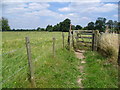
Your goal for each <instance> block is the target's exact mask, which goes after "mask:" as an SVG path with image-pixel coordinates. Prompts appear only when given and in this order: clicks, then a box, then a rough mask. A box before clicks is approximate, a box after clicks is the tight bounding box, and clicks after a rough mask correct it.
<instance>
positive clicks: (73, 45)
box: [72, 31, 74, 49]
mask: <svg viewBox="0 0 120 90" xmlns="http://www.w3.org/2000/svg"><path fill="white" fill-rule="evenodd" d="M72 47H73V49H74V36H73V31H72Z"/></svg>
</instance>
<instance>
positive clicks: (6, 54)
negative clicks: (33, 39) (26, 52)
mask: <svg viewBox="0 0 120 90" xmlns="http://www.w3.org/2000/svg"><path fill="white" fill-rule="evenodd" d="M23 48H25V47H24V46H23V47H21V48H18V49H16V50H12V51H9V52H7V53H3V54H1V55H0V56H3V55H7V54H11V53H14V52H16V51H19V50H22V49H23Z"/></svg>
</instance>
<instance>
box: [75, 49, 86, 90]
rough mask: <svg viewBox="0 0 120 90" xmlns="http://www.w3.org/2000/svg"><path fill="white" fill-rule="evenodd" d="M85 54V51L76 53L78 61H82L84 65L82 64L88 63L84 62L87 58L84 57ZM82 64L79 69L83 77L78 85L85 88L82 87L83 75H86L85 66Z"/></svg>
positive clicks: (80, 77) (79, 79)
mask: <svg viewBox="0 0 120 90" xmlns="http://www.w3.org/2000/svg"><path fill="white" fill-rule="evenodd" d="M84 52H85V51H84V50H76V51H75V55H76V57H77V58H78V59H81V61H80V63H81V64H82V63H86V62H85V61H84V60H83V59H84V58H85V56H84V55H83V53H84ZM81 64H80V66H79V67H78V68H79V70H80V73H81V75H80V76H79V77H78V80H77V83H78V85H79V87H80V88H83V85H82V80H83V78H82V75H84V65H81Z"/></svg>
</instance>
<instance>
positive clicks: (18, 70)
mask: <svg viewBox="0 0 120 90" xmlns="http://www.w3.org/2000/svg"><path fill="white" fill-rule="evenodd" d="M26 66H27V65H25V66H24V67H22V68H20V69H19V70H18V71H16V72H15V73H14V74H12V75H11V76H9V77H8V78H7V79H5V80H3V81H1V82H0V83H2V84H4V83H5V82H6V81H7V80H8V79H10V78H11V77H13V76H14V75H16V74H17V73H18V72H20V71H21V70H23V69H24V68H25V67H26Z"/></svg>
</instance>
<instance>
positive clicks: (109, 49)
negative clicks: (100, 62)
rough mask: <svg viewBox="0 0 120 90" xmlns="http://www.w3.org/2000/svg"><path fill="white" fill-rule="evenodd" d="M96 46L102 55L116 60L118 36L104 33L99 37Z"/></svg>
mask: <svg viewBox="0 0 120 90" xmlns="http://www.w3.org/2000/svg"><path fill="white" fill-rule="evenodd" d="M98 46H99V48H100V50H101V51H102V54H103V55H106V56H107V57H110V58H114V59H117V56H118V47H119V44H118V34H115V33H111V34H110V33H104V34H102V35H101V36H100V37H99V40H98Z"/></svg>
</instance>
